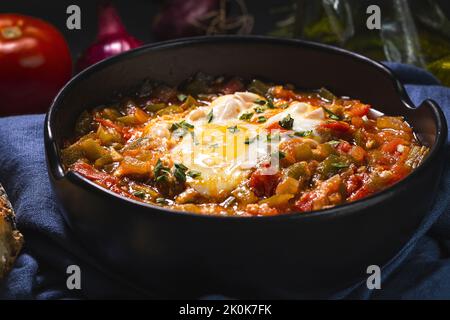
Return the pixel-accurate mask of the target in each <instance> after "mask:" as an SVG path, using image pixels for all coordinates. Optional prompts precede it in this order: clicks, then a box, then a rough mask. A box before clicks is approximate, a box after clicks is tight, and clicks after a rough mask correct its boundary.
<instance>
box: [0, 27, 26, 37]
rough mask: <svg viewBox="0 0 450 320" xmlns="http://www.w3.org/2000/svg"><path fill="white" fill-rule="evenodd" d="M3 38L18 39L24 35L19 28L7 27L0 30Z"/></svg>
mask: <svg viewBox="0 0 450 320" xmlns="http://www.w3.org/2000/svg"><path fill="white" fill-rule="evenodd" d="M0 32H1V34H2V36H3V38H5V39H8V40H9V39H17V38H19V37H20V36H21V35H22V30H21V29H20V28H19V27H17V26H12V27H5V28H2V29H1V30H0Z"/></svg>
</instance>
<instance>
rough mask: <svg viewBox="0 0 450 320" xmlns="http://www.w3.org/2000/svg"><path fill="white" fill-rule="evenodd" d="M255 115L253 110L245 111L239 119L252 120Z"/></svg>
mask: <svg viewBox="0 0 450 320" xmlns="http://www.w3.org/2000/svg"><path fill="white" fill-rule="evenodd" d="M252 117H253V112H248V113H243V114H242V115H241V116H240V117H239V120H250V119H251V118H252Z"/></svg>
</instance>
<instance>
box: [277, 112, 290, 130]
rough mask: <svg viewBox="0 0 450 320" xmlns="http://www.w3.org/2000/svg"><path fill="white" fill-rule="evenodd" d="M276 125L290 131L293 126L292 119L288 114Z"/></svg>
mask: <svg viewBox="0 0 450 320" xmlns="http://www.w3.org/2000/svg"><path fill="white" fill-rule="evenodd" d="M278 124H279V125H280V126H281V127H282V128H284V129H286V130H291V129H292V126H293V125H294V118H292V117H291V115H290V114H288V115H287V116H286V117H284V118H283V119H281V121H278Z"/></svg>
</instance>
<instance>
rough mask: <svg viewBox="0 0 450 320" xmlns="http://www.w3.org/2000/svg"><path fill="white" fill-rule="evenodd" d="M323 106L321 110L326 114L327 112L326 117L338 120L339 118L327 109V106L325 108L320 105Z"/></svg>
mask: <svg viewBox="0 0 450 320" xmlns="http://www.w3.org/2000/svg"><path fill="white" fill-rule="evenodd" d="M322 108H323V111H325V112H326V113H327V114H328V117H329V118H330V119H333V120H340V119H341V118H340V117H339V116H338V115H337V114H336V113H334V112H333V111H331V110H329V109H327V108H325V107H322Z"/></svg>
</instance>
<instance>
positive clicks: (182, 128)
mask: <svg viewBox="0 0 450 320" xmlns="http://www.w3.org/2000/svg"><path fill="white" fill-rule="evenodd" d="M192 129H194V126H193V125H192V124H190V123H188V122H186V121H184V120H183V121H181V122H175V123H172V125H171V126H170V128H169V130H170V131H171V132H173V131H177V136H179V137H182V136H184V135H185V134H186V133H188V132H189V131H191V130H192ZM192 133H193V132H192Z"/></svg>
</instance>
